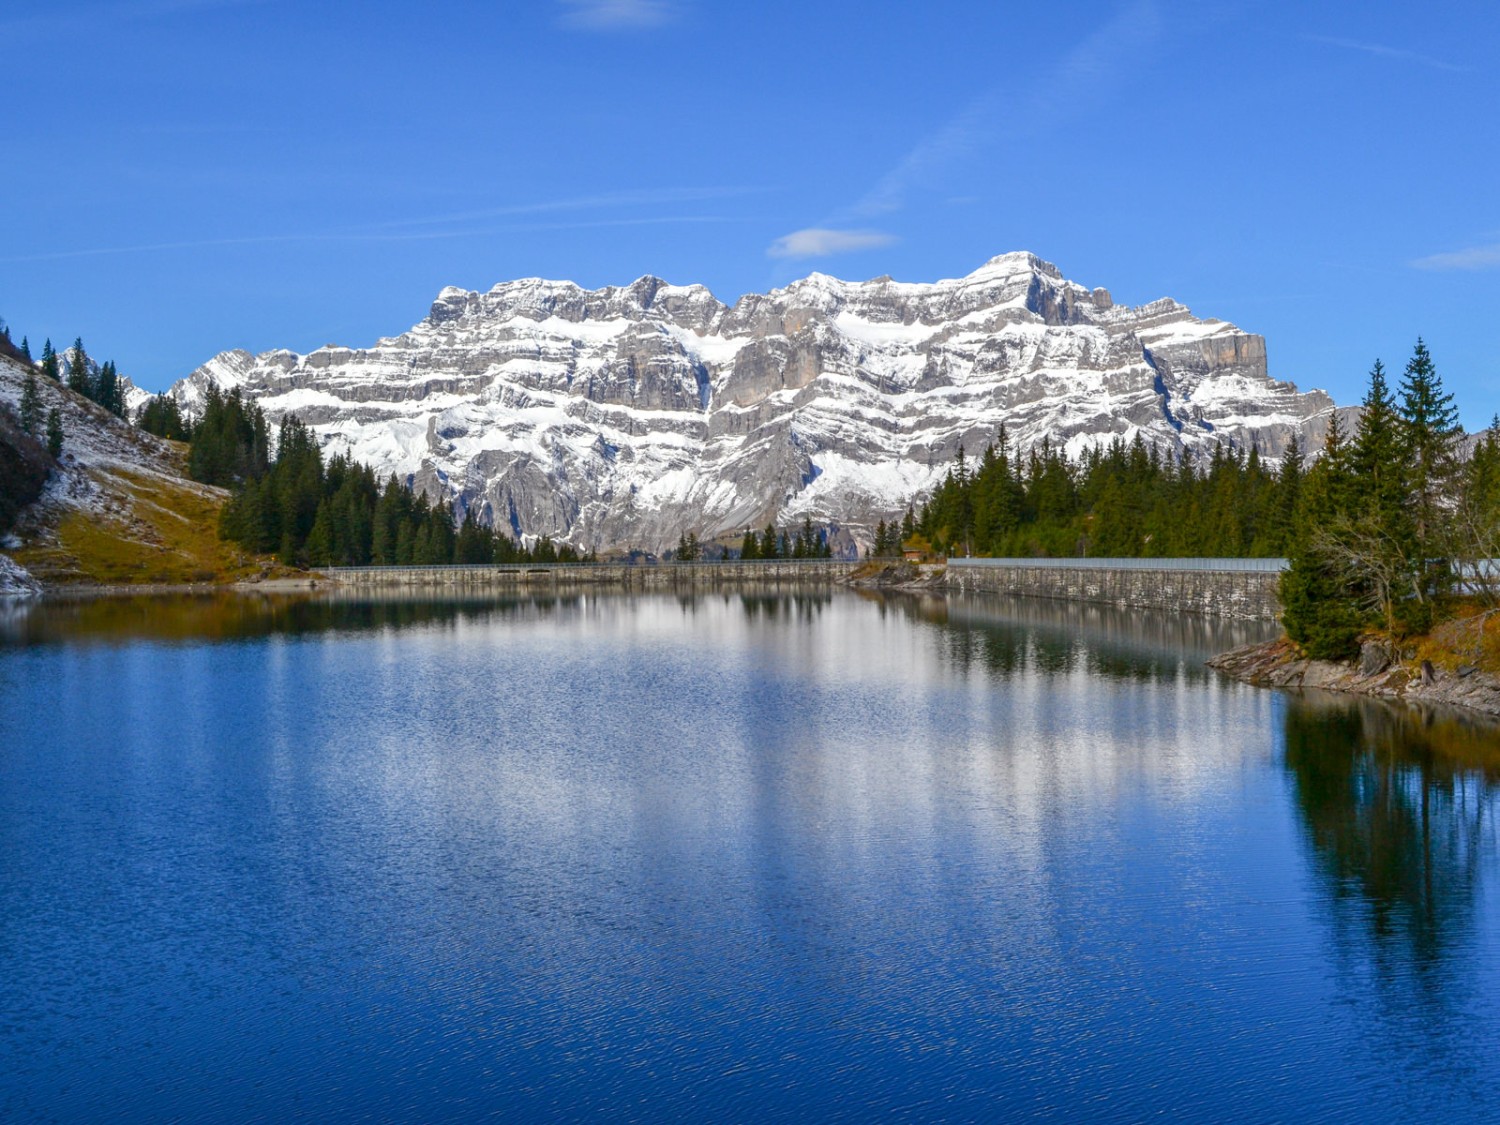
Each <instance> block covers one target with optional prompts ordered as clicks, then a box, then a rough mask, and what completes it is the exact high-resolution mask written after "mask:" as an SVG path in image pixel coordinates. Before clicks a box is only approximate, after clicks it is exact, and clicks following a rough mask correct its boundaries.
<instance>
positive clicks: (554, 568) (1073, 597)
mask: <svg viewBox="0 0 1500 1125" xmlns="http://www.w3.org/2000/svg"><path fill="white" fill-rule="evenodd" d="M866 566H868V562H861V561H850V560H839V559H781V560H764V561H754V562H706V563H662V564H659V565H641V566H632V565H628V564H624V563H531V564H524V565H490V566H485V565H474V566H463V565H456V566H380V567H329V568H326V569H325V570H324V571H323V573H324V574H326V575H327V577H328V578H329V579H331V580H332V581H334V582H337V583H339V584H340V585H343V586H349V587H354V588H356V589H359V588H367V589H370V590H372V591H374V590H380V591H382V592H385V593H396V592H398V591H402V590H407V591H411V592H413V593H415V592H417V591H419V590H420V591H422V592H423V593H428V594H431V593H439V592H442V591H445V590H446V591H451V592H453V593H463V594H480V593H484V592H486V591H490V590H494V591H515V592H521V591H526V592H539V591H542V590H553V589H577V588H580V587H596V588H612V589H618V590H630V591H647V590H662V591H691V590H710V589H716V588H722V587H724V586H739V585H750V584H755V585H763V584H775V585H782V584H806V583H825V584H846V583H848V582H850V580H851V579H853V578H854V577H855V575H856V572H857V571H859V570H860V569H861V568H863V567H866ZM1285 568H1286V560H1285V559H963V558H954V559H949V560H948V561H947V563H946V565H943V564H928V565H924V566H923V567H922V568H921V570H922V572H923V575H924V582H923V586H924V587H925V588H926V589H929V590H933V591H937V590H961V591H966V592H972V593H986V592H988V593H998V594H1011V595H1019V596H1022V597H1034V598H1052V599H1057V600H1062V601H1074V602H1086V603H1093V604H1097V605H1110V606H1115V607H1116V608H1119V609H1147V610H1164V611H1167V612H1171V613H1197V614H1205V615H1208V616H1213V617H1239V618H1250V619H1262V620H1269V619H1274V618H1275V617H1277V616H1279V614H1280V612H1281V606H1280V603H1279V602H1278V601H1277V597H1276V584H1277V580H1278V579H1279V577H1280V574H1281V571H1283V570H1284V569H1285Z"/></svg>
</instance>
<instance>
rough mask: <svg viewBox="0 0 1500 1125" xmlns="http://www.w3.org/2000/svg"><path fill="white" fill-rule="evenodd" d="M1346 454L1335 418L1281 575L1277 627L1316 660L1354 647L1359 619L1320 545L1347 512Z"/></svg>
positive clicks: (1306, 484)
mask: <svg viewBox="0 0 1500 1125" xmlns="http://www.w3.org/2000/svg"><path fill="white" fill-rule="evenodd" d="M1349 462H1350V452H1349V448H1348V445H1347V443H1346V442H1345V441H1344V434H1343V427H1342V426H1341V425H1340V423H1339V417H1338V415H1337V414H1335V415H1334V416H1333V417H1332V419H1331V420H1330V422H1329V427H1328V439H1327V442H1326V443H1325V445H1324V447H1323V456H1322V457H1320V458H1319V459H1318V461H1317V462H1316V463H1315V464H1314V465H1313V467H1312V469H1311V470H1309V472H1308V474H1307V476H1306V478H1305V479H1304V481H1303V482H1302V505H1301V508H1300V510H1299V511H1298V513H1297V526H1296V529H1295V532H1294V534H1293V538H1292V544H1291V547H1290V549H1289V550H1288V551H1287V557H1288V566H1287V569H1286V570H1284V571H1283V572H1282V574H1281V580H1280V591H1279V592H1280V597H1281V605H1282V619H1281V620H1282V625H1283V627H1285V629H1286V632H1287V636H1289V637H1290V638H1291V639H1292V640H1293V641H1295V642H1296V643H1297V644H1298V645H1300V646H1301V648H1302V650H1303V651H1304V652H1305V653H1306V654H1307V655H1308V656H1311V657H1313V658H1315V659H1319V660H1342V659H1345V658H1347V657H1350V656H1352V655H1354V653H1355V652H1357V651H1358V648H1359V633H1360V627H1361V620H1360V614H1359V610H1358V608H1357V606H1356V605H1355V603H1354V601H1353V600H1352V599H1351V598H1350V594H1349V590H1348V588H1347V587H1346V585H1345V584H1344V582H1343V578H1342V574H1343V570H1342V568H1341V567H1340V566H1339V564H1338V563H1337V561H1336V560H1334V559H1331V558H1330V557H1329V556H1328V554H1327V552H1326V551H1324V550H1323V549H1321V548H1320V546H1319V534H1320V532H1321V530H1322V528H1323V527H1325V526H1326V525H1327V523H1328V522H1329V521H1331V520H1333V519H1335V518H1337V517H1338V516H1339V514H1340V513H1342V512H1345V511H1347V510H1348V508H1349V504H1350V501H1351V499H1352V497H1351V491H1352V473H1351V470H1350V464H1349Z"/></svg>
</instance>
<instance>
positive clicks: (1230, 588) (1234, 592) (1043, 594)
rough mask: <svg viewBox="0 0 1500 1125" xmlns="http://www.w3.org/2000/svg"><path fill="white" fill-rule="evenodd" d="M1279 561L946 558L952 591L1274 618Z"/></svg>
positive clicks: (947, 582) (1278, 610)
mask: <svg viewBox="0 0 1500 1125" xmlns="http://www.w3.org/2000/svg"><path fill="white" fill-rule="evenodd" d="M1281 566H1282V560H1281V559H1150V560H1146V559H1077V560H1071V559H1046V560H1041V559H1033V560H1025V559H1004V560H1001V559H950V560H948V572H947V577H946V579H945V582H944V585H945V586H946V587H947V588H948V589H950V590H968V591H973V592H988V593H997V594H1017V595H1021V596H1023V597H1031V598H1055V599H1061V600H1064V601H1073V602H1093V603H1096V604H1099V605H1112V606H1116V607H1118V608H1120V609H1154V610H1166V611H1168V612H1173V613H1202V614H1207V615H1209V616H1212V617H1242V618H1254V619H1264V620H1274V619H1275V618H1277V617H1279V616H1281V603H1280V601H1278V600H1277V597H1276V584H1277V581H1278V580H1279V578H1280V576H1281Z"/></svg>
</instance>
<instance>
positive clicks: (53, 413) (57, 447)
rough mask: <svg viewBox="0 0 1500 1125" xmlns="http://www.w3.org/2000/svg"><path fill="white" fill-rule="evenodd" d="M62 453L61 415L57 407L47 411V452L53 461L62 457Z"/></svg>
mask: <svg viewBox="0 0 1500 1125" xmlns="http://www.w3.org/2000/svg"><path fill="white" fill-rule="evenodd" d="M62 451H63V428H62V414H61V413H60V412H59V411H58V409H57V407H55V406H54V407H53V408H52V409H51V410H49V411H47V452H48V453H50V454H52V456H53V459H54V460H55V459H56V458H58V457H61V456H62Z"/></svg>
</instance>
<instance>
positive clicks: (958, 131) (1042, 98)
mask: <svg viewBox="0 0 1500 1125" xmlns="http://www.w3.org/2000/svg"><path fill="white" fill-rule="evenodd" d="M1160 27H1161V14H1160V12H1159V10H1158V9H1157V5H1156V2H1155V0H1137V2H1136V3H1133V4H1131V5H1130V6H1129V7H1127V8H1125V9H1124V10H1122V11H1121V12H1120V13H1119V15H1117V16H1115V18H1114V19H1112V20H1110V21H1109V22H1108V23H1106V24H1104V25H1103V26H1101V27H1100V28H1099V29H1098V30H1096V31H1095V32H1094V33H1093V34H1091V35H1089V36H1088V37H1087V38H1086V39H1084V40H1083V41H1082V42H1080V43H1079V44H1077V45H1076V46H1075V47H1073V48H1072V49H1071V50H1070V51H1068V52H1067V53H1066V54H1065V55H1064V56H1063V57H1062V59H1061V60H1060V61H1059V63H1058V65H1057V67H1056V69H1055V72H1054V73H1053V74H1051V75H1049V76H1048V78H1047V79H1046V80H1045V81H1043V82H1041V83H1039V84H1038V86H1039V87H1040V89H1041V90H1042V91H1044V93H1038V94H1033V95H1031V96H1030V97H1024V96H1023V97H1020V98H1018V97H1017V96H1016V93H1015V90H1014V88H1013V87H1011V86H1009V85H1005V86H997V87H995V88H993V89H991V90H988V91H986V92H985V93H984V94H982V95H980V96H979V97H977V98H975V99H974V100H973V101H972V102H970V103H969V104H968V105H967V106H966V107H964V109H963V110H962V112H960V113H959V114H958V115H957V116H956V117H954V118H952V119H951V120H949V121H947V122H945V123H944V124H943V125H942V126H941V127H939V128H938V129H937V130H935V131H934V132H933V133H931V134H929V135H928V136H926V137H924V138H923V139H922V140H920V141H918V142H917V144H916V145H915V146H913V148H912V149H911V150H910V151H909V152H908V153H907V154H906V155H905V156H904V157H902V158H901V160H900V161H899V162H898V163H897V164H896V166H895V167H894V168H892V169H891V170H890V171H889V172H887V173H886V174H885V175H884V176H882V177H881V178H880V180H879V181H878V182H877V183H876V185H875V187H874V188H872V189H871V190H870V191H869V192H868V193H867V194H866V195H865V196H864V197H863V198H862V199H860V200H859V201H858V202H857V203H855V204H854V206H853V207H852V208H850V213H851V214H852V215H853V216H869V215H881V214H889V213H890V212H892V211H899V210H900V209H901V208H902V207H904V206H905V205H906V202H907V200H908V198H909V197H910V196H911V195H912V193H913V192H914V191H916V190H918V189H923V188H927V189H944V188H946V187H947V186H949V185H950V184H951V182H952V181H953V180H954V179H955V178H956V177H957V176H958V175H959V174H960V173H961V172H962V169H963V167H964V166H965V165H966V164H968V163H970V162H971V161H972V159H973V158H974V157H976V156H978V155H979V154H980V153H981V152H983V151H984V150H985V149H987V148H989V147H991V146H992V145H994V144H996V143H997V142H999V141H1001V140H1004V139H1006V138H1014V137H1018V136H1023V135H1027V134H1031V133H1036V132H1041V131H1044V130H1047V129H1049V128H1052V127H1054V126H1055V125H1057V124H1058V123H1059V122H1060V121H1061V120H1062V119H1063V118H1066V117H1069V116H1071V115H1073V114H1074V113H1076V112H1078V111H1079V110H1081V109H1082V108H1084V107H1086V106H1088V105H1090V104H1093V103H1094V101H1095V99H1096V97H1097V95H1098V93H1099V91H1100V89H1101V87H1103V86H1106V85H1109V84H1111V83H1113V82H1114V81H1115V80H1116V79H1117V78H1118V76H1120V75H1121V74H1124V73H1128V72H1130V71H1131V70H1132V69H1134V68H1136V67H1138V65H1139V55H1140V52H1141V50H1142V49H1143V48H1144V47H1146V46H1147V45H1148V44H1149V43H1150V42H1151V40H1152V39H1154V38H1155V37H1156V35H1157V34H1158V32H1159V30H1160Z"/></svg>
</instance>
